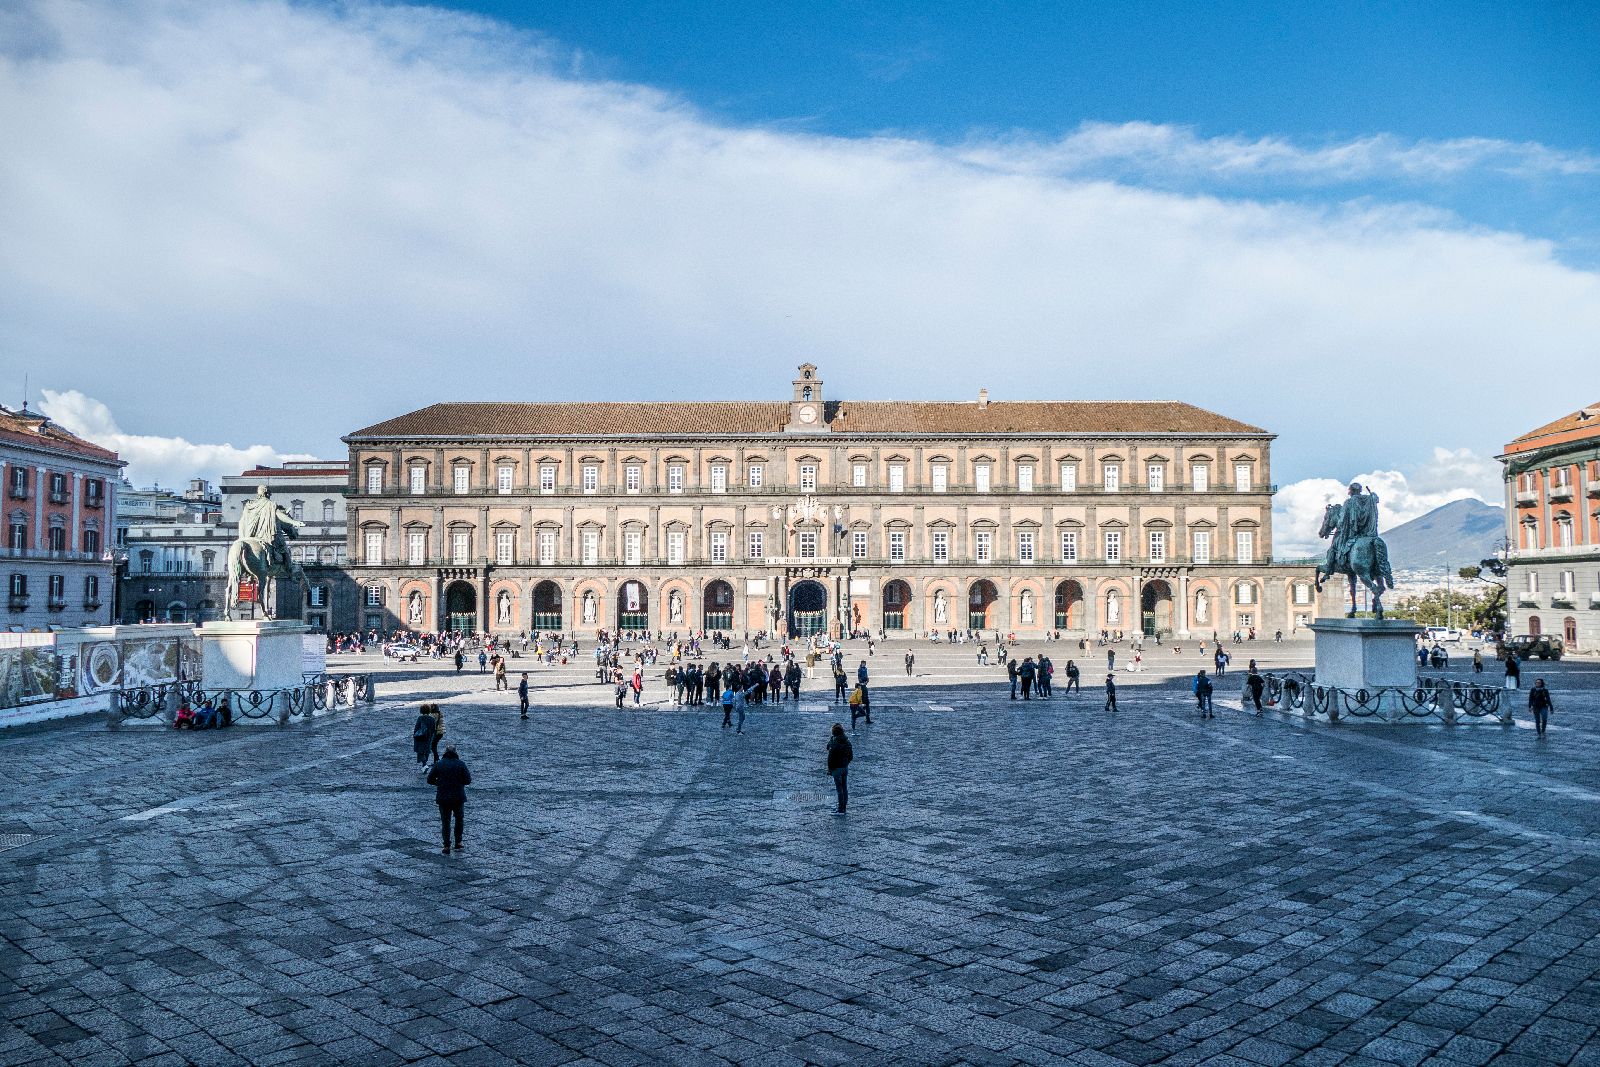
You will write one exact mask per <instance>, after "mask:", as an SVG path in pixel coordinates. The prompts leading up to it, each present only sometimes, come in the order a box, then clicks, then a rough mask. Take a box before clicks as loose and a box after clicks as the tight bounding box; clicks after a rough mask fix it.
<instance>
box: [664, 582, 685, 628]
mask: <svg viewBox="0 0 1600 1067" xmlns="http://www.w3.org/2000/svg"><path fill="white" fill-rule="evenodd" d="M667 621H668V622H670V623H672V624H674V625H680V626H681V625H682V624H683V594H682V593H680V592H678V591H677V590H676V589H674V590H673V591H672V593H671V594H670V595H669V596H668V597H667Z"/></svg>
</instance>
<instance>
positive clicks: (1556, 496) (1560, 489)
mask: <svg viewBox="0 0 1600 1067" xmlns="http://www.w3.org/2000/svg"><path fill="white" fill-rule="evenodd" d="M1571 499H1572V485H1571V484H1570V483H1569V484H1567V485H1552V486H1551V487H1550V500H1551V501H1552V502H1561V501H1567V500H1571Z"/></svg>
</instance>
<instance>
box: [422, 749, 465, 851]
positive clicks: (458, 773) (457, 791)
mask: <svg viewBox="0 0 1600 1067" xmlns="http://www.w3.org/2000/svg"><path fill="white" fill-rule="evenodd" d="M428 784H429V785H431V786H433V787H434V800H435V801H436V802H437V803H438V805H439V830H440V833H441V835H442V836H443V838H444V848H443V849H441V851H442V852H444V854H445V855H447V856H448V855H449V854H450V821H451V819H452V818H453V819H454V820H455V824H456V833H455V839H456V851H457V852H460V851H461V848H462V845H461V830H462V818H463V816H464V815H465V813H466V812H465V808H466V804H467V786H469V785H471V784H472V772H471V771H469V770H467V765H466V764H465V763H463V762H461V757H460V756H458V755H456V750H455V749H454V748H447V749H445V750H444V759H442V760H440V761H439V762H437V763H435V764H434V765H433V770H432V771H430V772H429V773H428Z"/></svg>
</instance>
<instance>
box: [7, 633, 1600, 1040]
mask: <svg viewBox="0 0 1600 1067" xmlns="http://www.w3.org/2000/svg"><path fill="white" fill-rule="evenodd" d="M1067 647H1068V646H1055V647H1052V649H1051V652H1052V654H1053V655H1054V657H1055V660H1056V663H1057V665H1058V667H1060V666H1061V665H1062V664H1064V661H1065V659H1066V658H1067V655H1068V654H1076V655H1081V656H1082V658H1083V659H1085V660H1088V661H1089V662H1091V663H1093V664H1094V665H1095V667H1096V668H1097V669H1095V670H1086V671H1085V675H1086V681H1088V682H1089V683H1090V685H1089V687H1088V690H1087V691H1086V692H1085V693H1083V694H1082V695H1081V696H1072V697H1063V696H1061V695H1059V687H1058V696H1057V697H1056V698H1055V699H1054V700H1053V701H1050V702H1030V703H1027V704H1023V703H1022V702H1020V701H1018V702H1016V703H1012V702H1011V701H1009V700H1007V699H1005V696H1006V691H1005V688H1004V686H1003V683H997V682H995V681H993V679H994V678H995V677H997V673H996V672H995V671H994V669H993V668H989V669H988V670H987V671H983V670H980V669H978V668H977V667H976V666H975V664H973V663H972V662H971V656H970V648H969V649H964V650H960V651H956V650H931V649H928V648H927V647H926V646H924V647H922V648H919V650H918V661H919V662H918V665H917V674H916V675H915V676H914V677H911V678H906V677H904V669H903V667H902V666H901V665H900V660H899V656H900V655H901V653H902V651H903V646H895V645H893V644H891V645H888V646H882V647H880V649H879V652H878V655H877V656H876V657H874V659H873V670H874V672H875V673H876V674H877V675H878V679H877V680H878V681H880V682H884V683H887V682H891V681H892V682H894V683H895V684H894V685H893V686H889V685H885V686H884V687H883V688H882V689H880V690H879V693H878V698H877V700H876V702H875V703H876V707H875V714H874V718H875V719H876V722H875V723H874V724H873V725H872V726H870V727H869V726H866V725H862V726H861V727H860V728H859V729H858V730H857V731H856V732H855V735H854V739H855V746H856V753H857V758H856V763H855V765H854V767H853V768H852V772H851V795H852V803H851V810H850V813H849V815H847V816H844V817H835V816H832V815H831V814H830V809H831V807H832V793H831V790H832V787H831V783H830V781H829V780H828V778H827V777H826V776H825V775H824V773H823V772H822V769H821V747H822V743H823V741H824V738H825V736H826V733H827V730H828V727H829V725H830V724H831V723H832V722H833V721H834V720H835V718H836V717H838V712H837V711H836V710H835V709H834V708H832V707H831V706H829V705H828V703H827V702H826V700H825V699H823V697H822V693H823V691H824V690H825V688H826V686H825V683H824V681H823V680H822V679H821V678H820V677H819V679H818V680H816V681H815V682H812V683H809V685H810V686H811V687H812V691H811V692H809V693H808V695H807V697H806V699H805V700H804V701H803V702H802V704H801V706H800V709H799V710H794V709H793V708H792V706H788V705H786V706H784V708H783V709H782V710H776V709H774V710H765V709H763V710H757V711H755V712H754V713H753V715H752V718H751V721H750V723H749V724H748V726H747V730H746V732H745V734H743V735H740V736H736V735H734V734H733V732H732V731H731V730H724V729H722V728H721V727H720V726H719V723H720V721H721V716H720V714H719V713H718V712H716V711H713V710H711V709H709V708H706V709H694V710H683V711H677V710H672V709H670V708H669V707H663V706H662V705H661V704H660V703H659V702H660V700H661V698H662V687H661V686H660V684H659V682H656V681H654V678H653V680H652V685H651V687H650V689H649V690H647V697H648V698H649V699H650V700H651V701H653V702H654V703H653V704H652V705H651V706H650V707H647V708H646V709H644V710H642V711H632V710H628V711H622V712H618V711H615V710H614V709H611V708H609V707H608V706H606V705H608V704H609V692H608V691H607V690H605V689H604V688H603V687H600V686H598V685H595V684H594V683H593V682H592V681H590V680H589V675H588V673H587V671H586V670H585V668H584V667H583V666H582V665H581V664H577V663H575V664H573V665H571V666H569V667H568V668H565V669H561V668H556V669H553V670H552V669H545V668H541V669H539V670H538V671H536V672H535V674H536V683H537V684H538V685H539V686H540V691H539V698H538V702H539V705H540V706H539V707H538V708H537V709H536V710H535V713H534V715H533V717H532V718H531V720H530V721H528V722H519V721H518V720H517V717H516V710H515V706H514V704H515V701H514V698H513V697H512V696H511V694H506V693H498V694H497V693H494V692H492V691H491V690H490V685H489V682H488V680H487V679H486V678H485V677H483V676H479V675H476V674H467V675H464V676H460V677H457V676H455V675H454V674H453V672H451V671H450V670H449V669H447V668H444V667H442V666H440V665H438V664H433V663H425V664H422V665H419V666H417V667H415V668H410V667H408V668H407V669H405V670H399V669H396V670H392V671H390V673H389V675H388V676H387V679H386V681H385V682H384V683H383V689H382V693H383V696H382V698H381V700H380V703H379V705H378V706H377V707H375V708H371V709H363V710H360V711H357V712H355V713H341V714H338V715H334V716H330V717H327V718H324V719H319V720H317V721H314V722H312V723H308V724H304V725H297V726H293V727H289V728H286V729H276V728H272V727H257V728H245V727H241V728H236V729H233V730H229V731H222V732H211V733H200V734H189V733H183V734H181V735H180V734H176V733H174V732H172V731H169V730H162V729H159V728H155V727H143V728H127V729H124V730H122V731H119V732H115V733H113V732H110V731H107V730H106V729H105V728H104V726H103V725H100V724H97V723H72V724H65V725H50V726H44V727H38V728H32V729H29V730H23V731H12V732H10V733H8V734H6V735H5V736H3V737H0V749H3V751H4V754H5V765H6V770H7V774H6V776H5V781H4V784H3V785H0V797H3V799H4V816H3V818H4V823H3V824H0V833H8V834H28V833H31V834H33V835H36V836H34V837H33V838H32V839H31V840H28V841H26V842H25V843H22V844H16V845H14V847H10V848H7V849H6V850H5V851H0V879H3V891H4V898H3V903H0V934H3V941H0V950H3V957H0V1020H3V1022H0V1062H3V1063H6V1064H23V1063H52V1064H54V1063H59V1064H68V1063H70V1064H73V1065H76V1067H84V1065H92V1064H102V1063H104V1064H120V1063H127V1062H138V1063H149V1064H167V1063H172V1064H178V1063H186V1062H189V1063H208V1064H209V1063H251V1064H263V1065H265V1064H280V1063H284V1064H287V1063H327V1064H336V1063H337V1064H385V1063H401V1062H413V1063H429V1064H442V1063H457V1064H493V1063H509V1062H524V1063H551V1064H554V1063H577V1062H584V1063H607V1064H628V1063H657V1062H669V1063H695V1064H700V1063H704V1064H713V1063H739V1064H799V1063H824V1064H835V1063H891V1062H893V1063H906V1064H945V1063H1013V1062H1023V1063H1053V1062H1070V1063H1082V1064H1101V1065H1116V1064H1148V1063H1156V1062H1162V1063H1169V1064H1189V1063H1206V1064H1265V1065H1275V1064H1286V1063H1298V1064H1325V1065H1331V1064H1340V1063H1343V1064H1350V1065H1359V1064H1372V1063H1399V1064H1422V1063H1429V1064H1481V1063H1489V1062H1494V1063H1498V1064H1508V1065H1516V1064H1527V1065H1533V1064H1558V1063H1600V1039H1597V1038H1596V1028H1597V1026H1600V981H1597V979H1600V975H1597V971H1600V899H1597V898H1600V781H1597V780H1596V767H1597V766H1600V692H1597V691H1596V690H1600V665H1597V664H1595V663H1593V662H1592V661H1591V662H1587V663H1585V662H1567V663H1562V664H1559V665H1531V666H1530V672H1529V674H1528V676H1527V677H1528V679H1530V680H1531V677H1532V676H1533V674H1534V673H1543V674H1545V675H1546V676H1547V677H1548V678H1549V679H1550V684H1551V685H1552V687H1553V688H1554V690H1555V694H1556V702H1557V712H1556V716H1555V718H1554V720H1553V724H1552V727H1551V731H1550V733H1549V735H1548V736H1547V737H1546V738H1545V739H1543V740H1541V739H1539V738H1537V737H1536V736H1535V735H1534V733H1533V731H1532V730H1531V729H1529V728H1527V727H1526V726H1525V725H1524V724H1521V723H1519V724H1518V726H1516V727H1512V728H1506V727H1502V726H1499V725H1492V724H1481V723H1480V724H1473V725H1470V726H1459V727H1455V728H1445V727H1425V726H1393V727H1391V726H1382V725H1366V724H1363V725H1352V726H1338V727H1329V726H1325V725H1307V724H1304V723H1301V722H1298V721H1296V720H1291V719H1288V718H1283V717H1278V716H1272V715H1269V716H1266V717H1262V718H1257V717H1255V716H1253V715H1245V714H1243V713H1242V712H1241V711H1240V710H1239V709H1238V707H1237V702H1236V700H1234V699H1232V697H1233V694H1234V693H1235V692H1236V690H1234V688H1233V686H1232V684H1231V682H1228V683H1224V685H1223V687H1221V688H1219V696H1221V697H1223V698H1227V699H1221V700H1219V702H1218V713H1217V718H1216V719H1215V720H1211V721H1200V720H1198V719H1196V718H1195V717H1194V715H1193V714H1192V707H1191V705H1192V701H1191V700H1190V699H1189V698H1188V697H1187V695H1186V693H1185V691H1184V689H1183V682H1182V681H1180V680H1178V679H1176V678H1171V679H1169V678H1167V677H1166V675H1169V674H1170V675H1177V674H1178V673H1180V671H1181V672H1182V673H1188V672H1192V670H1194V669H1196V668H1197V667H1198V666H1199V664H1200V662H1201V661H1200V660H1199V657H1198V655H1194V656H1193V657H1192V658H1190V656H1189V655H1188V650H1186V653H1185V655H1184V656H1179V657H1174V658H1173V659H1172V660H1161V659H1160V656H1161V655H1170V653H1168V652H1166V651H1165V650H1163V651H1162V652H1161V653H1159V654H1158V653H1155V652H1152V653H1151V654H1150V656H1148V657H1147V658H1148V659H1149V660H1150V661H1151V664H1152V666H1153V667H1157V668H1159V669H1155V670H1152V671H1150V672H1148V673H1147V674H1146V675H1142V676H1139V677H1137V678H1136V679H1135V681H1136V683H1137V684H1133V685H1125V686H1124V689H1123V692H1122V707H1121V710H1119V711H1118V712H1116V713H1115V714H1111V713H1106V712H1104V711H1103V710H1102V707H1101V705H1102V696H1101V694H1100V691H1099V688H1098V683H1099V682H1100V681H1102V680H1103V677H1104V673H1103V670H1099V669H1098V668H1099V667H1100V666H1101V665H1102V664H1103V662H1104V653H1103V652H1102V651H1100V650H1091V652H1088V653H1082V654H1078V653H1077V650H1076V647H1075V646H1071V648H1070V652H1069V653H1063V651H1062V649H1065V648H1067ZM1030 651H1037V648H1035V649H1031V650H1030ZM1262 652H1263V657H1262V658H1263V659H1264V660H1270V661H1272V662H1274V663H1289V662H1296V661H1297V660H1304V659H1305V658H1306V656H1307V653H1308V649H1307V648H1306V647H1305V646H1303V645H1302V646H1284V647H1282V648H1267V647H1263V649H1262ZM1124 655H1125V653H1124ZM858 658H859V657H858V656H853V657H852V660H851V662H852V663H854V662H855V660H856V659H858ZM359 662H360V661H358V660H357V659H355V658H351V657H346V658H345V662H344V663H342V664H338V665H337V667H338V668H341V669H343V668H348V667H351V666H354V665H357V664H358V663H359ZM1240 665H1242V664H1240ZM655 677H659V672H656V674H655ZM1128 677H1129V676H1126V675H1125V676H1124V681H1126V680H1127V678H1128ZM1489 677H1491V678H1495V679H1498V674H1492V675H1490V676H1489ZM513 678H515V674H513ZM422 699H435V700H439V701H441V702H443V703H444V704H445V707H446V715H447V726H448V736H449V739H450V740H451V741H452V742H454V743H456V744H457V745H458V746H459V747H460V749H461V751H462V755H463V756H464V757H465V758H466V759H467V760H468V761H469V763H470V765H471V767H472V770H473V773H474V776H475V778H476V781H477V783H478V784H476V785H474V786H473V788H472V790H471V799H470V802H469V804H468V808H467V845H468V848H467V850H466V852H465V853H463V854H456V855H450V856H444V855H441V854H440V853H439V851H438V844H437V840H436V834H437V816H436V811H435V808H434V805H433V802H432V791H431V790H430V789H428V788H427V787H425V786H424V785H422V783H421V775H420V772H419V770H418V769H417V768H416V766H415V764H414V763H413V758H412V755H411V753H410V739H409V730H410V725H411V720H412V716H413V713H414V708H415V704H416V702H417V701H420V700H422ZM846 719H847V717H846ZM15 840H16V839H15V838H8V839H5V840H4V841H0V844H11V843H13V842H14V841H15Z"/></svg>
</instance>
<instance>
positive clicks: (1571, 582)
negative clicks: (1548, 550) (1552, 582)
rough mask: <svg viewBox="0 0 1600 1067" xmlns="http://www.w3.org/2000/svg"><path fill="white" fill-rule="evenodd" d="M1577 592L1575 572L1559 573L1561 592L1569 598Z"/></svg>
mask: <svg viewBox="0 0 1600 1067" xmlns="http://www.w3.org/2000/svg"><path fill="white" fill-rule="evenodd" d="M1577 590H1578V576H1577V573H1576V572H1575V571H1562V572H1561V591H1562V592H1563V593H1566V594H1567V595H1568V596H1571V595H1572V594H1573V593H1575V592H1577Z"/></svg>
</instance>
